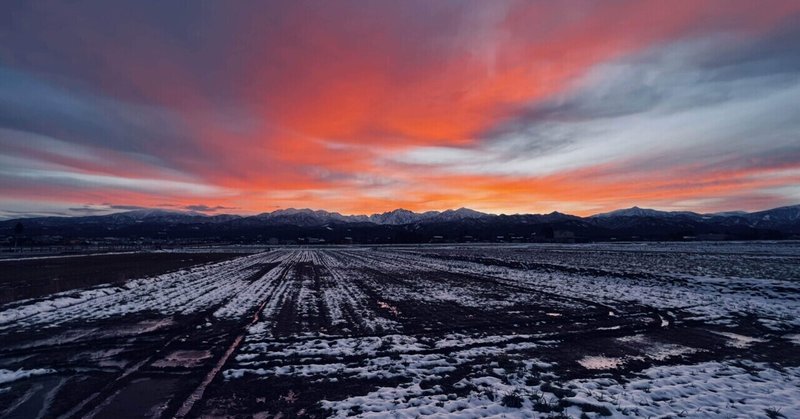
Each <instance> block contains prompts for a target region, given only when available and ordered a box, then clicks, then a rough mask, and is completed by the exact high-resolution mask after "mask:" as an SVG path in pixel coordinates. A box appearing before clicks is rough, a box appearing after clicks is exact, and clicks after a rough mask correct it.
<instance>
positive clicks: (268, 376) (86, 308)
mask: <svg viewBox="0 0 800 419" xmlns="http://www.w3.org/2000/svg"><path fill="white" fill-rule="evenodd" d="M0 342H2V344H0V415H3V416H7V417H25V418H28V417H118V418H119V417H196V416H204V417H325V416H339V417H345V416H358V417H385V416H387V415H392V416H396V417H417V416H420V415H422V416H427V415H440V416H444V415H448V416H455V415H460V416H462V417H476V416H477V417H488V416H498V417H500V416H503V415H505V417H517V416H519V417H531V416H534V415H535V416H541V417H575V418H578V417H604V416H612V417H629V416H638V417H709V416H711V417H787V418H791V417H800V390H798V389H799V388H800V346H798V345H800V244H798V243H756V244H744V243H731V244H716V243H708V244H605V245H581V246H558V245H538V246H508V247H497V246H487V247H480V246H468V247H461V246H459V247H398V248H386V247H381V248H327V249H313V250H309V249H279V250H274V251H271V252H266V253H260V254H255V255H250V256H243V257H239V258H236V259H232V260H227V261H222V262H218V263H214V264H209V265H204V266H195V267H192V268H188V269H184V270H181V271H176V272H171V273H166V274H163V275H159V276H155V277H149V278H141V279H135V280H130V281H127V282H125V283H124V284H118V285H107V286H98V287H94V288H89V289H82V290H76V291H70V292H66V293H61V294H54V295H49V296H45V297H42V298H37V299H30V300H24V301H18V302H15V303H9V304H6V305H3V306H0Z"/></svg>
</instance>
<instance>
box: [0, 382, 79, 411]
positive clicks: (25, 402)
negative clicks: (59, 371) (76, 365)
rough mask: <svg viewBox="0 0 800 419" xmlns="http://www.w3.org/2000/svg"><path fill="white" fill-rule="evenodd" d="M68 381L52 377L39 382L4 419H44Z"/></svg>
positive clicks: (12, 407)
mask: <svg viewBox="0 0 800 419" xmlns="http://www.w3.org/2000/svg"><path fill="white" fill-rule="evenodd" d="M64 381H66V380H65V379H63V378H58V377H50V378H47V379H44V380H42V381H41V382H38V383H36V384H34V385H33V387H31V389H30V390H29V391H28V392H27V393H25V394H24V395H23V396H22V397H20V398H19V399H18V400H16V401H15V402H14V404H12V405H11V406H10V408H9V409H8V410H6V412H5V415H4V416H3V417H6V418H36V417H42V415H43V413H44V412H45V411H46V410H47V408H48V407H49V406H50V403H51V402H52V400H53V397H54V395H55V393H56V392H58V390H59V387H61V385H62V384H64Z"/></svg>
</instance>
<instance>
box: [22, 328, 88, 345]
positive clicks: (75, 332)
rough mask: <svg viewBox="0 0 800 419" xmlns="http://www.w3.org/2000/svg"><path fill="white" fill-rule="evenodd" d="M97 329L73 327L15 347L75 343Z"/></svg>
mask: <svg viewBox="0 0 800 419" xmlns="http://www.w3.org/2000/svg"><path fill="white" fill-rule="evenodd" d="M96 331H97V329H94V328H90V329H72V330H69V331H66V332H63V333H60V334H57V335H55V336H52V337H49V338H47V339H39V340H34V341H31V342H28V343H25V344H22V345H18V346H14V347H12V348H14V349H25V348H37V347H39V346H57V345H63V344H65V343H73V342H75V341H77V340H80V339H82V338H85V337H87V336H90V335H92V334H93V333H94V332H96Z"/></svg>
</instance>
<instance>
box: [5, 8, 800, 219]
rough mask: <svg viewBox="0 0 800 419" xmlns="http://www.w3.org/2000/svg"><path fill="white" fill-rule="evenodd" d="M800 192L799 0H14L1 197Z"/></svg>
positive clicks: (250, 200)
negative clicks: (667, 0)
mask: <svg viewBox="0 0 800 419" xmlns="http://www.w3.org/2000/svg"><path fill="white" fill-rule="evenodd" d="M798 203H800V2H798V1H796V0H788V1H783V0H768V1H763V2H759V1H752V0H744V1H742V0H727V1H707V0H676V1H669V2H666V1H642V0H635V1H625V0H608V1H588V0H587V1H571V0H566V1H534V0H531V1H528V0H525V1H501V0H492V1H482V0H477V1H469V0H457V1H450V0H437V1H430V0H404V1H382V0H374V1H342V0H333V1H304V0H298V1H288V2H285V1H282V2H277V1H276V2H270V1H247V0H242V1H235V2H226V1H191V2H181V1H148V0H144V1H104V0H99V1H82V0H78V1H48V0H42V1H35V2H30V1H17V0H8V1H3V2H0V217H5V218H9V217H18V216H33V215H93V214H104V213H109V212H114V211H121V210H128V209H136V208H163V209H174V210H192V211H197V212H202V213H206V214H218V213H239V214H255V213H260V212H265V211H273V210H275V209H279V208H290V207H295V208H306V207H308V208H315V209H325V210H329V211H338V212H341V213H344V214H362V213H366V214H369V213H375V212H383V211H388V210H392V209H395V208H406V209H411V210H415V211H425V210H443V209H448V208H458V207H469V208H473V209H476V210H481V211H485V212H491V213H547V212H550V211H555V210H557V211H561V212H566V213H571V214H576V215H588V214H593V213H598V212H603V211H608V210H613V209H617V208H624V207H630V206H634V205H637V206H640V207H652V208H658V209H664V210H691V211H698V212H715V211H727V210H750V211H753V210H761V209H767V208H772V207H778V206H783V205H792V204H798Z"/></svg>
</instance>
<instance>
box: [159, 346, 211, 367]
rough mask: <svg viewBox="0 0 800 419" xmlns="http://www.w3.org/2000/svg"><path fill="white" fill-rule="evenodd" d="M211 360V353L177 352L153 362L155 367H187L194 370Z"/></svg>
mask: <svg viewBox="0 0 800 419" xmlns="http://www.w3.org/2000/svg"><path fill="white" fill-rule="evenodd" d="M209 358H211V352H209V351H192V350H185V351H175V352H172V353H171V354H169V355H167V356H165V357H164V358H162V359H159V360H158V361H156V362H153V366H154V367H159V368H164V367H185V368H193V367H198V366H200V365H203V364H204V363H205V361H206V360H207V359H209Z"/></svg>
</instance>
